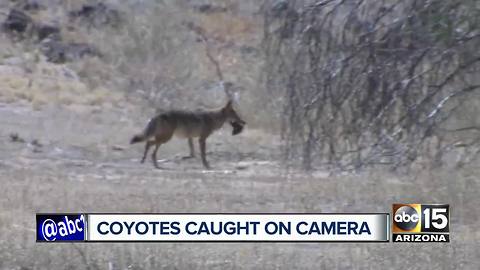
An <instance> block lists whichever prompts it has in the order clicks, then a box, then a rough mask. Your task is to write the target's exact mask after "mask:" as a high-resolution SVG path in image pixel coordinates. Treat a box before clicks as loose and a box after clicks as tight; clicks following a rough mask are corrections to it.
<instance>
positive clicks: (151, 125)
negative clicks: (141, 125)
mask: <svg viewBox="0 0 480 270" xmlns="http://www.w3.org/2000/svg"><path fill="white" fill-rule="evenodd" d="M154 133H155V121H154V120H153V119H150V121H149V122H148V124H147V126H146V127H145V129H144V130H143V132H142V133H140V134H137V135H135V136H133V138H132V139H131V140H130V144H134V143H139V142H143V141H146V140H148V139H149V138H151V137H152V136H153V135H154Z"/></svg>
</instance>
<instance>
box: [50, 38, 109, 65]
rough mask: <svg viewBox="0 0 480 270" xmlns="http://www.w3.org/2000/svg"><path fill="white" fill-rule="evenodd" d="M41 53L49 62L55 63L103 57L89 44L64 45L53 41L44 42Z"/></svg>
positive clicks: (73, 43)
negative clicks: (88, 57)
mask: <svg viewBox="0 0 480 270" xmlns="http://www.w3.org/2000/svg"><path fill="white" fill-rule="evenodd" d="M41 51H42V52H43V54H44V55H45V56H46V57H47V60H48V61H50V62H53V63H65V62H68V61H74V60H77V59H80V58H83V57H85V56H101V55H100V53H99V52H98V51H97V50H96V49H95V48H94V47H92V46H91V45H89V44H87V43H75V42H70V43H64V42H62V41H58V40H51V39H46V40H44V42H42V44H41Z"/></svg>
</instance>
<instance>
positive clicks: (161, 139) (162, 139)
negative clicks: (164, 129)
mask: <svg viewBox="0 0 480 270" xmlns="http://www.w3.org/2000/svg"><path fill="white" fill-rule="evenodd" d="M172 135H173V131H172V132H168V133H163V134H160V135H158V136H156V137H155V149H154V150H153V153H152V161H153V165H154V166H155V168H157V169H161V168H160V166H158V163H157V151H158V148H159V147H160V145H162V144H164V143H166V142H168V141H169V140H170V139H171V138H172Z"/></svg>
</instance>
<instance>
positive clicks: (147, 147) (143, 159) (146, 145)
mask: <svg viewBox="0 0 480 270" xmlns="http://www.w3.org/2000/svg"><path fill="white" fill-rule="evenodd" d="M152 144H154V142H153V141H147V142H146V143H145V152H143V158H142V160H141V161H140V163H144V162H145V158H146V157H147V154H148V150H149V149H150V146H152Z"/></svg>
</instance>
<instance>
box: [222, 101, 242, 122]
mask: <svg viewBox="0 0 480 270" xmlns="http://www.w3.org/2000/svg"><path fill="white" fill-rule="evenodd" d="M222 113H223V115H224V116H225V117H226V119H225V120H226V121H228V122H230V123H238V124H240V125H242V126H243V125H245V124H246V122H245V121H243V120H242V119H241V118H240V116H238V114H237V112H236V111H235V110H234V109H233V104H232V101H231V100H230V101H228V103H227V105H225V107H223V108H222Z"/></svg>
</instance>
